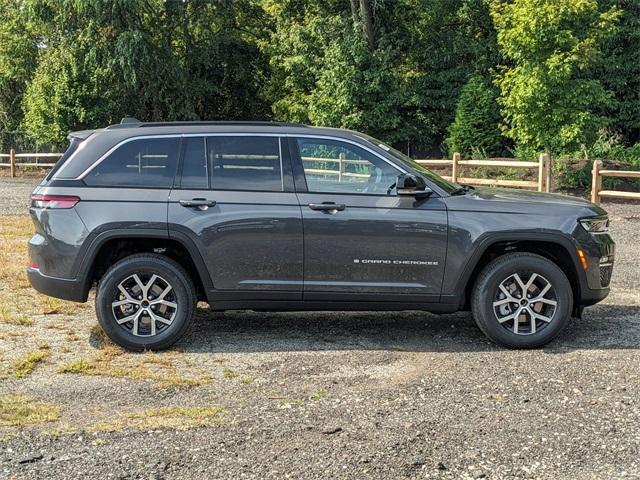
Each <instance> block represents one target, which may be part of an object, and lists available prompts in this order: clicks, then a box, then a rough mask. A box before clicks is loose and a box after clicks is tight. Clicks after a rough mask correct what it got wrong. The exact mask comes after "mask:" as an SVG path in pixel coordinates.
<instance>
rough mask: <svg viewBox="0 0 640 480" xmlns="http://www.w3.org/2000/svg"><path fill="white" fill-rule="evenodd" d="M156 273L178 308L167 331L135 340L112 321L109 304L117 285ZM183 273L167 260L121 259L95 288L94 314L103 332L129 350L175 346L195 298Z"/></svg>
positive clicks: (114, 294)
mask: <svg viewBox="0 0 640 480" xmlns="http://www.w3.org/2000/svg"><path fill="white" fill-rule="evenodd" d="M135 273H137V274H145V273H146V274H154V273H155V274H156V275H158V276H160V277H162V278H164V279H165V280H166V281H167V282H169V283H170V284H171V286H172V287H173V290H174V293H175V296H176V303H177V304H178V309H177V312H176V316H175V318H174V320H173V322H172V323H171V325H169V326H168V327H167V328H165V329H164V330H163V331H162V332H161V333H159V334H157V335H154V336H153V337H139V336H135V335H133V334H132V333H129V332H127V331H126V330H125V328H123V327H122V326H120V325H118V323H117V322H116V320H115V318H114V316H113V312H112V308H111V303H112V302H113V301H114V298H115V296H116V294H117V292H118V285H119V284H120V282H122V281H123V280H124V279H126V278H127V277H129V276H131V275H133V274H135ZM187 282H188V279H186V278H185V274H184V273H182V272H181V271H180V270H178V269H176V266H174V265H172V264H171V263H169V262H167V261H163V260H160V259H150V258H133V257H132V258H125V259H124V260H121V261H120V262H118V263H116V264H115V265H114V266H113V267H112V268H111V269H109V271H108V272H107V273H106V274H105V275H104V277H103V278H102V280H101V281H100V283H99V285H98V293H97V295H96V314H97V317H98V322H99V323H100V326H101V327H102V329H103V330H104V332H105V333H106V334H107V335H108V336H109V338H111V339H112V340H113V341H114V342H116V343H117V344H118V345H121V346H123V347H125V348H127V349H129V350H137V351H139V350H144V349H150V350H154V349H156V350H160V349H163V348H167V347H168V346H170V345H172V344H173V343H175V342H176V341H177V340H178V339H179V338H180V337H182V335H183V334H184V331H185V330H186V328H187V327H188V325H189V323H190V321H191V317H192V316H193V306H194V304H195V299H194V298H193V293H192V291H191V290H190V288H189V285H188V283H187Z"/></svg>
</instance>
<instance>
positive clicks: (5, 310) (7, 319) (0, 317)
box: [0, 304, 33, 327]
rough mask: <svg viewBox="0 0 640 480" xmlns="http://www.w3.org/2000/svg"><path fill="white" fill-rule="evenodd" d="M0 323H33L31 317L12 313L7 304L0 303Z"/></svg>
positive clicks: (25, 324)
mask: <svg viewBox="0 0 640 480" xmlns="http://www.w3.org/2000/svg"><path fill="white" fill-rule="evenodd" d="M0 323H6V324H9V325H20V326H22V327H29V326H31V325H33V319H31V318H30V317H28V316H27V315H23V314H21V313H14V312H12V311H11V309H10V308H9V307H8V306H7V305H3V304H0Z"/></svg>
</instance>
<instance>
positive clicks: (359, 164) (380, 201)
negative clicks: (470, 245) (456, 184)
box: [291, 137, 447, 302]
mask: <svg viewBox="0 0 640 480" xmlns="http://www.w3.org/2000/svg"><path fill="white" fill-rule="evenodd" d="M291 147H292V151H293V156H294V157H295V158H294V161H296V162H297V169H298V170H300V171H302V172H304V175H303V176H304V182H303V185H302V188H301V189H302V190H304V189H305V188H306V190H307V191H306V192H300V193H298V200H299V202H300V206H301V210H302V218H303V225H304V299H305V300H353V301H415V302H433V301H437V300H438V299H439V296H440V290H441V286H442V278H443V273H444V264H445V255H446V245H447V212H446V208H445V205H444V204H443V202H442V201H441V199H440V198H438V197H437V196H435V195H434V196H432V197H431V198H428V199H422V200H417V199H415V198H413V197H406V196H398V195H396V192H395V181H396V178H397V176H398V174H399V173H402V170H400V169H399V168H398V167H397V166H396V165H394V164H392V163H390V162H387V161H386V160H385V159H384V158H383V157H382V156H380V155H378V154H377V153H375V152H374V151H373V150H370V149H368V148H366V147H364V146H359V145H356V144H354V143H351V142H349V141H346V140H337V139H325V138H319V137H318V138H313V137H300V138H293V139H291ZM298 178H299V177H298ZM298 183H301V182H297V184H296V186H297V187H298V188H299V190H300V186H299V185H298Z"/></svg>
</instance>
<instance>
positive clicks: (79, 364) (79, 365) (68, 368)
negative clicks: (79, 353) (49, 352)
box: [58, 359, 96, 373]
mask: <svg viewBox="0 0 640 480" xmlns="http://www.w3.org/2000/svg"><path fill="white" fill-rule="evenodd" d="M95 368H96V367H95V365H94V364H93V363H91V362H90V361H88V360H84V359H80V360H73V361H72V362H69V363H65V364H64V365H60V366H59V367H58V373H88V372H90V371H91V370H93V369H95Z"/></svg>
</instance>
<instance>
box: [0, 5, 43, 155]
mask: <svg viewBox="0 0 640 480" xmlns="http://www.w3.org/2000/svg"><path fill="white" fill-rule="evenodd" d="M20 5H21V2H20V1H19V0H4V1H1V2H0V19H2V20H1V21H0V130H9V131H10V130H15V129H16V128H17V127H18V125H19V123H20V118H21V116H22V115H21V102H22V97H23V95H24V90H25V86H26V84H27V82H28V81H29V79H30V78H31V75H32V74H33V70H34V69H35V67H36V51H37V43H36V37H35V34H34V28H33V25H32V24H31V23H30V22H29V21H27V18H26V16H25V14H24V12H23V10H22V9H21V8H20ZM0 146H1V145H0Z"/></svg>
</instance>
